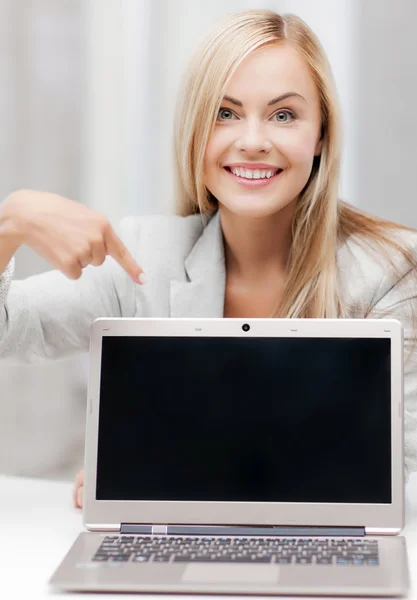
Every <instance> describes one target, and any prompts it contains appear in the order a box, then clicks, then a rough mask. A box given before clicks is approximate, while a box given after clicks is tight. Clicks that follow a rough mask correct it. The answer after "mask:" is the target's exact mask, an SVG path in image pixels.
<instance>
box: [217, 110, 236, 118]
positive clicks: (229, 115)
mask: <svg viewBox="0 0 417 600" xmlns="http://www.w3.org/2000/svg"><path fill="white" fill-rule="evenodd" d="M222 115H223V117H222ZM233 117H234V113H233V111H232V110H230V108H220V109H219V112H218V114H217V118H218V119H221V120H222V121H230V120H231V119H232V118H233Z"/></svg>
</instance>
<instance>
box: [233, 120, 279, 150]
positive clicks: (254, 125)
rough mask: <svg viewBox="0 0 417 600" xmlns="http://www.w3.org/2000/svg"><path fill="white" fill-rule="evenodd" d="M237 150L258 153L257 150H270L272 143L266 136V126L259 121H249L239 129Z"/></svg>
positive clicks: (236, 142)
mask: <svg viewBox="0 0 417 600" xmlns="http://www.w3.org/2000/svg"><path fill="white" fill-rule="evenodd" d="M235 146H236V148H237V150H240V151H241V152H246V153H247V154H251V153H252V154H256V153H257V152H270V150H271V149H272V143H271V142H270V141H269V139H268V137H267V136H266V131H265V127H264V126H263V124H262V123H259V122H258V121H251V122H249V121H248V122H247V123H246V124H244V125H242V129H240V130H239V134H238V137H237V139H236V141H235Z"/></svg>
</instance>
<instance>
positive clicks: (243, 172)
mask: <svg viewBox="0 0 417 600" xmlns="http://www.w3.org/2000/svg"><path fill="white" fill-rule="evenodd" d="M230 170H231V171H232V173H233V175H237V176H238V177H243V178H245V179H264V178H265V177H266V178H267V179H269V178H270V177H272V176H273V175H275V173H277V172H278V170H279V169H276V170H275V171H266V170H261V169H254V170H250V169H244V168H242V167H230Z"/></svg>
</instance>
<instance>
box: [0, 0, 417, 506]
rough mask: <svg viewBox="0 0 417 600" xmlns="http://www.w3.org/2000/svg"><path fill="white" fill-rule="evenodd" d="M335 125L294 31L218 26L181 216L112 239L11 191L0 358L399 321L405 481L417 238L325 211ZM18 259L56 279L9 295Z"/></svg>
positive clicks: (43, 199) (336, 158) (409, 464)
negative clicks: (254, 321)
mask: <svg viewBox="0 0 417 600" xmlns="http://www.w3.org/2000/svg"><path fill="white" fill-rule="evenodd" d="M339 124H340V117H339V112H338V106H337V100H336V94H335V91H334V86H333V79H332V75H331V70H330V67H329V64H328V61H327V59H326V56H325V54H324V52H323V50H322V48H321V46H320V44H319V42H318V40H317V38H316V37H315V36H314V34H313V33H312V32H311V30H310V29H309V28H308V27H307V26H306V24H305V23H304V22H303V21H301V20H300V19H299V18H297V17H294V16H286V17H281V16H279V15H277V14H276V13H273V12H271V11H266V10H253V11H245V12H241V13H237V14H233V15H230V16H227V17H226V18H224V19H222V20H221V21H220V22H219V23H218V25H217V26H216V27H215V29H214V30H213V31H212V32H211V34H210V35H209V36H208V38H207V39H206V40H204V42H203V43H202V45H201V48H200V49H199V51H198V52H197V53H196V55H195V56H194V58H193V60H192V62H191V64H190V67H189V70H188V73H187V77H186V80H185V84H184V89H183V91H182V94H181V95H180V100H179V103H178V113H177V118H176V135H175V160H176V172H177V184H178V186H177V188H178V189H177V199H178V212H179V213H180V215H182V216H177V217H140V218H127V219H125V220H123V221H122V223H121V226H120V237H119V236H118V235H117V234H116V233H115V232H114V231H113V229H112V228H111V226H110V225H109V223H108V222H107V220H106V219H105V218H104V217H103V216H102V215H100V214H98V213H96V212H94V211H91V210H89V209H88V208H86V207H85V206H82V205H79V204H77V203H75V202H73V201H71V200H67V199H64V198H60V197H58V196H54V195H51V194H45V193H39V192H31V191H19V192H15V193H14V194H12V195H11V196H9V197H8V198H7V199H6V201H5V202H4V203H3V205H2V206H1V212H0V225H1V228H0V231H1V235H0V272H2V271H3V270H5V273H4V274H3V276H2V283H1V287H2V290H3V291H2V296H3V303H4V307H3V311H2V313H1V324H0V327H1V330H0V331H1V341H0V356H16V357H18V358H20V359H23V360H31V361H32V360H34V359H36V358H37V357H42V358H43V357H49V358H56V357H60V356H62V355H64V354H68V353H70V352H73V351H80V350H86V349H87V348H88V341H89V340H88V336H89V325H90V323H91V322H92V321H93V319H94V318H96V317H104V316H123V317H133V316H140V317H155V316H159V317H166V316H171V317H186V316H200V317H218V316H225V317H271V316H273V317H307V318H314V317H325V318H327V317H328V318H332V317H341V318H343V317H351V318H352V317H354V318H359V317H361V318H363V317H382V316H385V317H392V318H398V319H399V320H401V321H402V323H403V325H404V328H405V336H404V337H405V349H406V356H407V362H406V381H405V392H406V423H405V427H406V432H405V435H406V446H405V469H406V473H407V474H408V472H409V471H410V470H414V469H416V468H417V455H416V448H417V431H416V430H417V401H416V391H417V359H416V354H417V353H416V352H415V351H414V330H415V325H414V307H415V305H416V290H417V287H416V280H415V279H416V270H415V265H416V260H415V256H416V252H415V248H416V245H417V235H416V234H415V232H413V231H411V230H410V229H407V228H405V227H401V226H399V225H396V224H394V223H390V222H387V221H383V220H381V219H378V218H375V217H371V216H368V215H366V214H364V213H363V212H361V211H359V210H356V209H354V208H353V207H351V206H349V205H347V204H345V203H343V202H341V201H339V200H338V197H337V190H338V184H339V165H340V133H339ZM122 240H123V241H122ZM21 244H27V245H29V246H30V247H32V248H33V249H34V250H35V251H37V252H38V253H39V254H40V255H42V256H43V257H44V258H46V260H48V261H49V262H50V263H51V264H52V265H54V266H55V267H56V268H57V271H53V272H50V273H45V274H42V275H39V276H35V277H30V278H28V279H26V280H24V281H14V282H12V281H11V279H12V271H13V260H12V256H13V254H14V252H15V251H16V249H17V248H18V247H19V246H20V245H21ZM106 255H107V256H108V257H107V258H106ZM136 260H137V261H138V262H139V264H140V266H139V264H137V262H136ZM7 265H8V266H7ZM100 265H101V266H100ZM6 266H7V268H6ZM97 266H100V268H98V269H97V268H94V267H97ZM142 268H144V270H145V272H146V273H147V275H148V278H149V279H148V282H147V283H146V285H143V284H144V283H145V282H146V276H145V273H144V272H143V270H142ZM83 269H84V272H82V270H83ZM59 271H60V272H59ZM81 274H82V276H81ZM134 282H137V283H140V284H142V285H136V284H135V283H134ZM82 477H83V475H82V473H81V474H79V476H78V478H77V482H76V491H75V502H76V504H78V505H81V504H82Z"/></svg>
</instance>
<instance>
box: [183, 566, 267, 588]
mask: <svg viewBox="0 0 417 600" xmlns="http://www.w3.org/2000/svg"><path fill="white" fill-rule="evenodd" d="M278 575H279V567H277V566H275V565H259V564H258V565H248V564H245V565H236V564H235V565H233V564H230V563H229V564H227V565H225V564H218V565H213V564H208V563H204V564H201V563H200V564H198V563H194V564H193V563H191V564H188V565H187V566H186V567H185V570H184V573H183V575H182V577H181V580H182V581H188V582H190V583H191V582H193V583H198V582H201V583H203V582H204V583H205V582H207V583H259V584H262V583H264V584H268V585H270V584H271V583H277V582H278Z"/></svg>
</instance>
